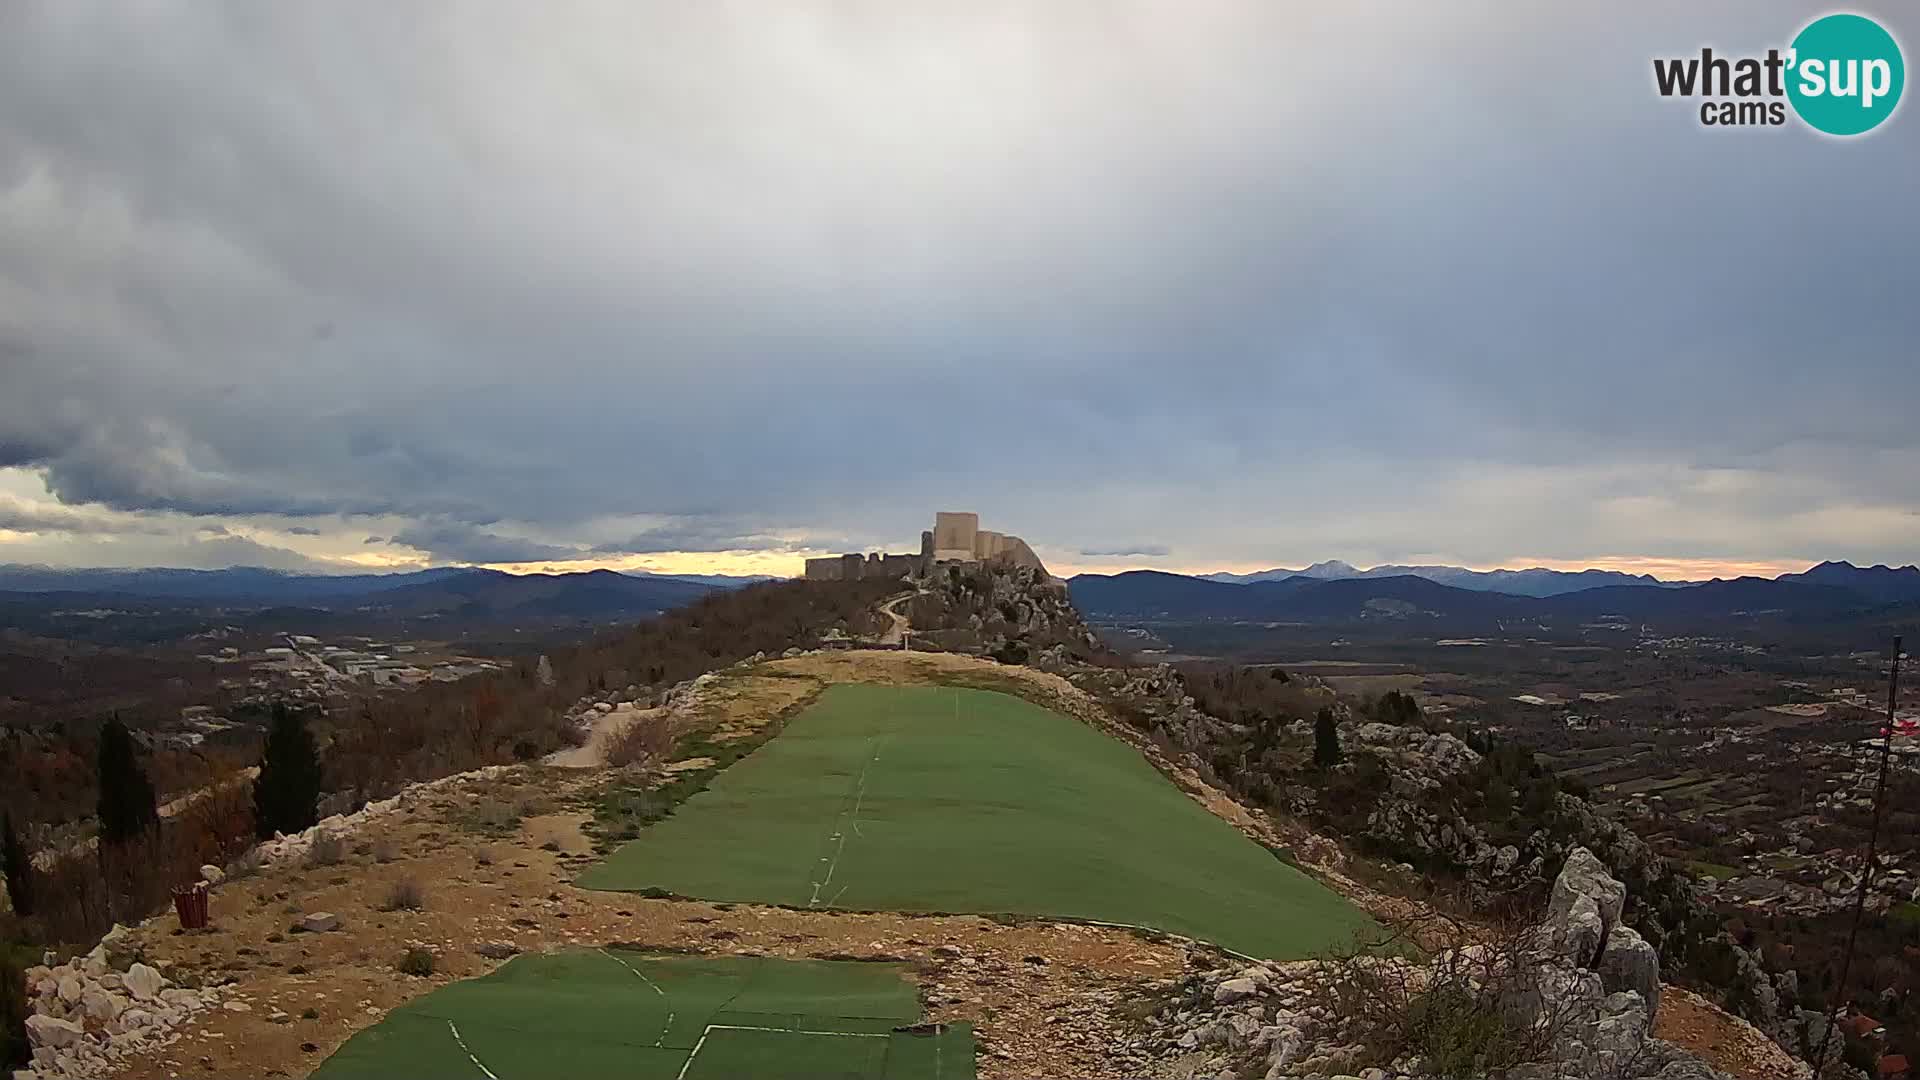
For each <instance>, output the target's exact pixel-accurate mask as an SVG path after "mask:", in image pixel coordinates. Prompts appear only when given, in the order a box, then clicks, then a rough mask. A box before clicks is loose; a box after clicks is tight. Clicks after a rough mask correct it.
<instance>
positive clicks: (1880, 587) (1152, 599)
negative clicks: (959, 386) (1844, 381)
mask: <svg viewBox="0 0 1920 1080" xmlns="http://www.w3.org/2000/svg"><path fill="white" fill-rule="evenodd" d="M1068 585H1069V588H1070V590H1071V592H1072V595H1073V599H1074V602H1075V603H1076V604H1078V605H1079V606H1080V607H1081V608H1082V609H1083V610H1084V611H1086V612H1088V613H1089V614H1092V615H1096V616H1105V617H1130V618H1149V617H1158V618H1169V619H1248V620H1275V621H1323V622H1343V621H1359V620H1376V619H1401V620H1427V621H1431V622H1434V623H1444V624H1448V625H1450V626H1454V627H1458V628H1461V629H1468V628H1478V627H1481V626H1485V625H1489V624H1494V625H1497V624H1499V623H1502V622H1506V621H1511V620H1528V621H1542V620H1544V621H1552V620H1560V621H1563V622H1579V621H1583V620H1608V619H1613V620H1625V621H1650V622H1667V623H1696V622H1703V621H1706V622H1711V621H1716V620H1728V619H1753V618H1763V617H1771V618H1783V619H1802V620H1804V619H1830V618H1843V617H1848V616H1853V615H1858V614H1865V613H1871V612H1875V611H1879V610H1882V609H1887V608H1889V607H1893V606H1905V605H1912V604H1920V570H1915V569H1913V568H1911V567H1908V568H1904V569H1900V570H1892V569H1889V568H1887V567H1872V568H1864V569H1863V568H1859V567H1854V566H1851V565H1849V564H1845V563H1823V564H1821V565H1820V566H1818V567H1815V568H1813V569H1812V570H1810V571H1808V572H1807V573H1805V574H1790V575H1783V576H1782V577H1780V578H1778V579H1768V578H1758V577H1741V578H1733V579H1730V580H1722V579H1715V580H1713V581H1706V582H1698V583H1688V584H1672V583H1659V584H1608V585H1600V586H1597V587H1592V588H1585V589H1579V590H1575V591H1571V592H1562V593H1555V594H1553V595H1550V596H1524V595H1512V594H1508V593H1503V592H1495V591H1489V590H1487V589H1468V588H1460V587H1456V586H1452V585H1446V584H1442V583H1440V582H1437V581H1433V580H1430V579H1428V578H1425V577H1421V576H1417V575H1413V574H1399V575H1389V576H1380V577H1336V578H1324V577H1312V576H1304V575H1297V576H1294V577H1287V578H1279V579H1263V580H1255V581H1248V582H1246V583H1244V584H1240V583H1232V582H1225V581H1218V580H1210V579H1208V578H1200V577H1187V576H1184V575H1180V574H1167V573H1162V572H1159V571H1129V572H1127V573H1122V574H1112V575H1106V574H1082V575H1079V576H1077V577H1075V578H1073V579H1071V580H1070V581H1069V583H1068Z"/></svg>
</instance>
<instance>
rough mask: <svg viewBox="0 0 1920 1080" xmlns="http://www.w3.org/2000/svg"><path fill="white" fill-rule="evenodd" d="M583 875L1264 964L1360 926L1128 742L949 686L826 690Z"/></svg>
mask: <svg viewBox="0 0 1920 1080" xmlns="http://www.w3.org/2000/svg"><path fill="white" fill-rule="evenodd" d="M579 884H581V885H582V886H584V887H586V888H596V889H615V890H627V891H640V890H644V889H647V888H661V889H665V890H667V891H669V892H672V893H676V894H678V895H682V896H689V897H697V898H700V899H705V900H715V901H736V902H758V903H773V904H786V905H791V906H794V907H801V908H806V907H817V908H843V909H850V910H863V911H864V910H875V911H917V912H980V913H1009V914H1019V915H1034V916H1052V917H1061V918H1074V919H1090V920H1097V921H1105V922H1119V923H1127V924H1132V925H1139V926H1148V927H1154V928H1158V929H1161V930H1168V931H1173V932H1175V933H1179V934H1184V935H1187V936H1190V937H1195V938H1199V939H1202V940H1205V941H1211V942H1214V943H1216V944H1220V945H1223V946H1226V947H1227V948H1230V949H1234V950H1237V951H1240V952H1245V953H1249V954H1253V955H1258V956H1265V957H1271V958H1275V959H1293V958H1299V957H1305V956H1309V955H1313V954H1315V953H1319V952H1323V951H1325V950H1326V949H1328V948H1330V947H1334V946H1340V945H1346V944H1349V943H1351V942H1352V940H1353V938H1354V935H1355V933H1356V932H1359V931H1363V930H1366V929H1369V928H1370V927H1371V925H1372V924H1371V922H1370V921H1369V920H1368V919H1367V917H1366V916H1365V915H1364V914H1363V913H1362V912H1360V911H1359V910H1358V909H1356V908H1354V907H1353V906H1352V905H1351V904H1348V903H1347V902H1346V901H1345V900H1344V899H1342V898H1341V897H1339V896H1338V895H1336V894H1335V893H1333V892H1331V891H1330V890H1328V889H1326V888H1324V887H1323V886H1321V885H1320V884H1319V883H1317V882H1315V881H1313V880H1312V879H1311V878H1309V877H1307V876H1306V875H1305V874H1302V873H1301V872H1300V871H1298V870H1295V869H1293V868H1292V867H1290V866H1287V865H1285V864H1284V863H1282V862H1281V861H1279V860H1278V859H1276V858H1275V857H1274V856H1273V855H1272V854H1271V853H1270V852H1268V851H1266V850H1265V849H1264V848H1262V847H1261V846H1260V845H1258V844H1256V843H1254V842H1253V841H1251V840H1249V839H1247V838H1246V837H1245V836H1244V835H1243V834H1242V833H1240V832H1239V830H1237V829H1235V828H1234V827H1233V826H1231V825H1229V824H1227V823H1226V822H1224V821H1221V820H1220V819H1218V818H1216V817H1214V816H1213V815H1212V814H1210V813H1208V812H1207V811H1206V810H1205V809H1204V808H1202V807H1201V806H1199V805H1198V804H1197V803H1195V802H1194V801H1193V800H1192V799H1191V798H1189V797H1188V796H1187V795H1185V794H1184V793H1182V792H1181V791H1180V790H1179V789H1177V788H1176V787H1174V786H1173V785H1172V784H1171V783H1169V782H1168V781H1167V780H1166V778H1165V777H1163V776H1161V775H1160V774H1159V773H1158V772H1157V771H1156V770H1154V768H1153V767H1152V766H1151V765H1149V764H1148V763H1147V762H1146V760H1145V759H1143V758H1142V757H1141V756H1140V754H1139V753H1138V752H1137V751H1135V750H1134V749H1132V748H1131V747H1129V746H1127V745H1125V744H1124V743H1121V742H1119V741H1117V740H1115V739H1112V738H1109V737H1107V736H1105V735H1102V734H1101V733H1099V732H1097V731H1094V730H1093V729H1091V728H1089V727H1087V726H1086V725H1084V724H1081V723H1079V722H1077V721H1074V720H1071V719H1069V718H1067V717H1064V716H1061V715H1059V714H1057V713H1053V712H1049V711H1047V710H1045V709H1042V708H1040V707H1038V706H1035V705H1032V704H1030V703H1028V702H1025V701H1022V700H1020V699H1018V698H1014V697H1011V696H1008V695H1005V694H998V693H992V692H989V691H983V690H970V689H961V688H955V687H886V686H874V685H864V684H852V685H842V686H835V687H832V688H830V689H828V690H827V692H826V693H825V694H824V695H822V697H821V699H820V700H819V701H818V702H817V703H815V704H814V705H813V706H812V707H811V708H809V709H807V710H806V711H805V712H803V713H801V714H800V715H799V716H797V717H795V718H794V719H793V720H792V721H791V722H789V723H788V725H787V727H786V729H785V730H784V731H782V732H781V734H780V735H779V736H777V737H776V738H774V739H773V740H771V741H770V742H768V743H767V744H766V745H765V746H763V747H761V748H760V749H759V750H757V751H755V752H754V753H753V754H751V755H749V756H748V757H746V758H745V759H743V760H741V761H740V762H738V763H736V764H735V765H733V766H732V767H731V768H729V769H727V770H726V771H725V772H723V773H721V774H720V775H719V776H718V777H716V778H715V779H714V780H713V782H712V784H711V785H710V786H709V787H708V788H707V790H706V791H703V792H701V793H699V794H696V795H694V796H693V797H692V798H690V799H688V800H687V802H686V803H684V804H683V805H682V806H681V807H680V808H679V809H678V810H676V811H675V812H674V814H673V815H672V816H671V817H668V818H667V819H665V820H664V821H661V822H659V823H657V824H655V825H653V826H651V827H649V828H648V829H647V830H646V831H645V832H643V833H642V834H641V835H640V837H639V838H638V839H636V840H633V841H631V842H629V843H628V844H626V845H625V846H623V847H621V848H620V849H619V850H617V851H615V852H614V853H613V854H612V855H611V856H609V857H608V858H607V859H606V860H605V861H604V862H602V863H600V864H598V865H597V866H595V867H593V868H591V869H589V870H588V871H587V872H586V873H585V874H583V875H582V876H581V878H580V882H579Z"/></svg>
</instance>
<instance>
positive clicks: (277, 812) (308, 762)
mask: <svg viewBox="0 0 1920 1080" xmlns="http://www.w3.org/2000/svg"><path fill="white" fill-rule="evenodd" d="M319 806H320V752H319V751H318V750H316V749H315V748H314V745H313V734H312V733H311V732H309V731H308V730H307V722H306V720H305V719H304V718H302V717H301V716H300V715H299V714H297V713H294V712H292V711H290V710H289V709H288V708H287V706H286V703H285V702H275V703H274V706H273V723H272V726H270V727H269V728H268V729H267V745H266V748H265V750H264V751H263V752H262V753H261V756H260V775H259V776H256V777H254V780H253V822H254V829H255V831H256V832H257V833H258V834H259V836H260V839H262V840H266V839H270V838H271V837H272V836H273V834H274V833H276V832H280V833H297V832H299V831H301V830H302V829H307V828H311V827H312V826H313V824H314V823H315V822H317V821H319V820H320V813H319Z"/></svg>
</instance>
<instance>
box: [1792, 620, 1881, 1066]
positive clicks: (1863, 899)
mask: <svg viewBox="0 0 1920 1080" xmlns="http://www.w3.org/2000/svg"><path fill="white" fill-rule="evenodd" d="M1900 640H1901V639H1900V638H1898V637H1895V638H1894V639H1893V667H1892V669H1891V670H1890V671H1889V672H1888V674H1887V726H1886V727H1884V728H1882V729H1881V735H1880V778H1879V779H1878V780H1876V781H1875V782H1874V785H1873V828H1872V829H1871V830H1870V831H1869V832H1868V833H1867V857H1866V860H1865V862H1864V863H1863V864H1862V865H1861V867H1860V888H1859V890H1858V891H1856V892H1855V893H1854V897H1853V925H1852V926H1850V927H1848V928H1847V951H1846V952H1844V953H1841V954H1840V981H1839V982H1838V983H1836V984H1835V985H1834V988H1833V1007H1832V1008H1831V1009H1829V1010H1828V1011H1827V1029H1826V1030H1825V1031H1823V1032H1821V1033H1820V1049H1819V1050H1818V1051H1817V1052H1816V1053H1815V1054H1814V1055H1813V1068H1814V1075H1815V1076H1818V1075H1819V1074H1820V1070H1821V1069H1823V1068H1825V1062H1826V1060H1827V1044H1828V1042H1829V1041H1831V1040H1832V1039H1833V1029H1834V1028H1835V1027H1837V1026H1838V1025H1839V1023H1840V1010H1841V1009H1842V1008H1844V1007H1845V1005H1846V1001H1847V979H1848V977H1849V976H1850V975H1851V974H1852V972H1853V947H1854V942H1855V941H1857V940H1858V939H1859V937H1860V920H1861V918H1862V916H1863V915H1864V914H1865V913H1866V910H1867V890H1868V888H1869V886H1870V885H1871V884H1872V882H1873V868H1874V863H1875V861H1876V855H1877V852H1878V849H1879V845H1880V819H1881V816H1882V813H1883V810H1884V806H1883V805H1882V798H1881V797H1882V796H1883V795H1884V794H1885V793H1886V789H1887V764H1888V762H1890V761H1892V760H1893V714H1894V708H1895V706H1896V704H1897V702H1898V700H1899V697H1900Z"/></svg>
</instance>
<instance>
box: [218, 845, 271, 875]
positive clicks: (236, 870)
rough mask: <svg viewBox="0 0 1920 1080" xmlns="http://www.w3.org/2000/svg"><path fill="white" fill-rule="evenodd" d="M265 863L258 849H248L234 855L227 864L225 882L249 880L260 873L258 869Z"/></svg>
mask: <svg viewBox="0 0 1920 1080" xmlns="http://www.w3.org/2000/svg"><path fill="white" fill-rule="evenodd" d="M265 861H266V856H264V855H262V854H261V851H260V848H259V847H250V848H248V849H247V850H245V851H243V852H241V853H240V854H238V855H235V856H234V857H233V859H232V860H231V861H230V862H228V863H227V880H228V881H240V880H243V879H245V878H250V877H252V876H254V875H255V874H258V873H259V872H260V867H261V865H262V864H263V863H264V862H265Z"/></svg>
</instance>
